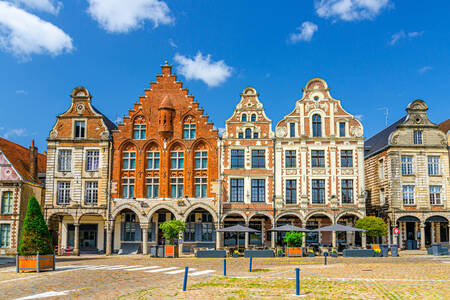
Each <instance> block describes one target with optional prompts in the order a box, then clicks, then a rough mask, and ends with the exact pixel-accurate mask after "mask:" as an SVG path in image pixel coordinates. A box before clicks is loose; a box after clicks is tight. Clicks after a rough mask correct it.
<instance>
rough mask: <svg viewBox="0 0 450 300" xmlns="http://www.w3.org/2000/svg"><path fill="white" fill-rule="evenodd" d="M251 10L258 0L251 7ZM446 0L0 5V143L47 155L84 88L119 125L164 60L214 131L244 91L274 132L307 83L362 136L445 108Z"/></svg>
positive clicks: (84, 0) (113, 0)
mask: <svg viewBox="0 0 450 300" xmlns="http://www.w3.org/2000/svg"><path fill="white" fill-rule="evenodd" d="M256 3H257V5H256ZM449 9H450V3H448V2H447V1H441V2H436V3H434V4H433V5H425V4H424V3H423V2H422V1H393V0H322V1H314V0H304V1H283V2H282V3H281V2H273V1H258V2H255V1H250V0H249V1H244V0H241V1H232V0H229V1H211V0H195V1H190V0H173V1H171V0H166V1H158V0H128V1H120V0H71V1H58V0H8V1H6V0H0V69H1V72H0V87H1V90H2V95H1V98H0V99H1V100H0V101H1V106H0V107H1V108H0V111H1V118H0V136H3V137H6V138H8V139H11V140H13V141H15V142H17V143H20V144H23V145H29V144H30V143H31V140H32V139H35V140H36V142H37V145H38V147H39V149H40V150H41V151H42V150H45V148H46V141H45V139H46V138H47V136H48V133H49V131H50V129H51V127H52V126H53V124H54V122H55V117H56V115H57V114H59V113H62V112H64V111H65V110H66V109H67V108H68V106H69V105H70V97H69V94H70V92H71V90H72V89H73V88H74V87H75V86H78V85H83V86H85V87H87V88H88V89H89V91H90V92H91V93H92V94H93V103H94V105H95V106H96V107H97V108H98V109H99V110H101V111H102V112H103V113H104V114H105V115H107V116H108V117H109V118H110V119H112V120H116V119H117V118H118V117H121V116H123V115H125V114H127V110H128V109H129V108H131V107H132V104H133V103H134V102H135V101H137V100H138V96H139V95H142V94H143V91H144V88H148V87H149V82H151V81H154V80H155V76H156V74H159V73H160V65H161V64H162V63H163V62H164V61H165V60H168V61H169V63H171V64H173V66H174V71H175V72H176V73H177V74H178V78H179V80H181V81H183V82H184V87H187V88H188V89H189V91H190V93H191V94H192V95H194V96H195V98H196V100H197V101H199V102H200V104H201V106H202V107H203V108H205V111H206V113H207V114H209V116H210V119H211V120H212V121H213V122H214V123H215V125H216V126H217V127H219V128H222V127H224V121H225V120H226V119H227V118H228V117H229V116H230V115H231V114H232V111H233V108H234V106H235V105H236V103H237V102H238V101H239V94H240V93H241V92H242V90H243V89H244V88H245V87H247V86H253V87H254V88H256V90H257V91H258V92H259V93H260V100H261V101H262V102H263V104H264V107H265V109H266V113H267V115H268V116H269V117H270V118H271V119H272V120H273V124H274V126H275V124H276V123H277V122H278V121H279V120H280V119H281V118H282V117H283V116H284V115H285V114H287V113H289V112H290V111H291V110H292V108H293V107H294V105H295V101H296V100H298V99H299V98H300V97H301V95H302V92H301V90H302V88H303V87H304V86H305V84H306V82H307V81H308V80H309V79H311V78H313V77H322V78H324V79H325V80H326V81H327V83H328V85H329V87H330V88H331V94H332V96H333V97H334V98H336V99H339V100H341V101H342V104H343V106H344V108H345V109H347V111H349V112H350V113H352V114H355V115H359V116H360V117H361V118H362V121H363V124H364V128H365V136H366V137H370V136H372V135H373V134H374V133H376V132H377V131H379V130H381V129H383V128H384V126H385V116H384V111H383V110H382V109H381V108H384V107H388V108H389V123H392V122H394V121H396V120H397V119H399V118H400V117H401V116H402V115H403V114H404V113H405V111H404V109H405V107H406V106H407V104H408V103H409V102H411V101H412V100H414V99H418V98H420V99H423V100H425V101H426V102H427V104H428V106H429V108H430V109H429V116H430V119H431V120H432V121H433V122H436V123H438V122H442V121H444V120H446V119H448V118H449V115H450V114H449V112H450V101H449V99H448V98H449V95H450V72H449V71H450V68H449V67H450V30H449V29H450V18H449V17H448V11H449Z"/></svg>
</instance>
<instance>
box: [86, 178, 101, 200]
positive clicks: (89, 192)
mask: <svg viewBox="0 0 450 300" xmlns="http://www.w3.org/2000/svg"><path fill="white" fill-rule="evenodd" d="M97 200H98V182H97V181H86V191H85V198H84V201H85V203H86V204H87V205H92V204H97Z"/></svg>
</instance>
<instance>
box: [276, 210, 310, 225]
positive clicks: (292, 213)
mask: <svg viewBox="0 0 450 300" xmlns="http://www.w3.org/2000/svg"><path fill="white" fill-rule="evenodd" d="M287 216H295V217H297V218H299V219H300V221H301V222H302V224H305V218H304V217H303V216H302V215H301V214H300V213H299V212H297V211H285V212H282V213H281V214H279V215H278V216H277V217H276V218H275V224H276V223H277V222H278V220H279V219H281V218H283V217H287Z"/></svg>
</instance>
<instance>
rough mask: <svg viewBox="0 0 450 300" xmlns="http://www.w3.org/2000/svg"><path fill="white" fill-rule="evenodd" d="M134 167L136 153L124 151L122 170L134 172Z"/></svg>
mask: <svg viewBox="0 0 450 300" xmlns="http://www.w3.org/2000/svg"><path fill="white" fill-rule="evenodd" d="M135 167H136V152H131V151H126V152H124V153H123V169H124V170H134V168H135Z"/></svg>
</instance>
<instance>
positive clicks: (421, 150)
mask: <svg viewBox="0 0 450 300" xmlns="http://www.w3.org/2000/svg"><path fill="white" fill-rule="evenodd" d="M427 110H428V107H427V105H426V103H425V102H424V101H422V100H415V101H413V102H412V103H410V104H409V105H408V107H407V108H406V112H407V114H406V116H405V117H403V118H401V119H400V120H399V121H397V122H395V123H394V124H393V125H391V126H389V127H388V128H386V129H384V130H383V131H381V132H379V133H378V134H376V135H375V136H373V137H372V138H370V139H368V140H367V142H366V145H365V148H366V149H365V152H366V153H365V178H366V195H367V203H368V213H369V214H371V215H377V216H380V217H382V218H384V219H385V220H386V222H387V223H388V224H389V234H388V237H386V238H387V239H388V241H389V242H390V243H399V244H400V247H401V248H408V249H411V248H412V249H415V248H425V246H429V245H430V244H431V243H433V242H447V243H448V220H449V218H450V210H449V204H450V202H449V196H450V189H449V180H450V177H449V158H448V148H447V138H446V136H445V134H444V133H443V132H442V131H440V130H439V129H438V127H437V125H435V124H434V123H432V122H431V121H430V120H429V119H428V116H427ZM395 227H398V228H399V229H400V233H399V235H398V236H393V232H392V230H393V228H395Z"/></svg>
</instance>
